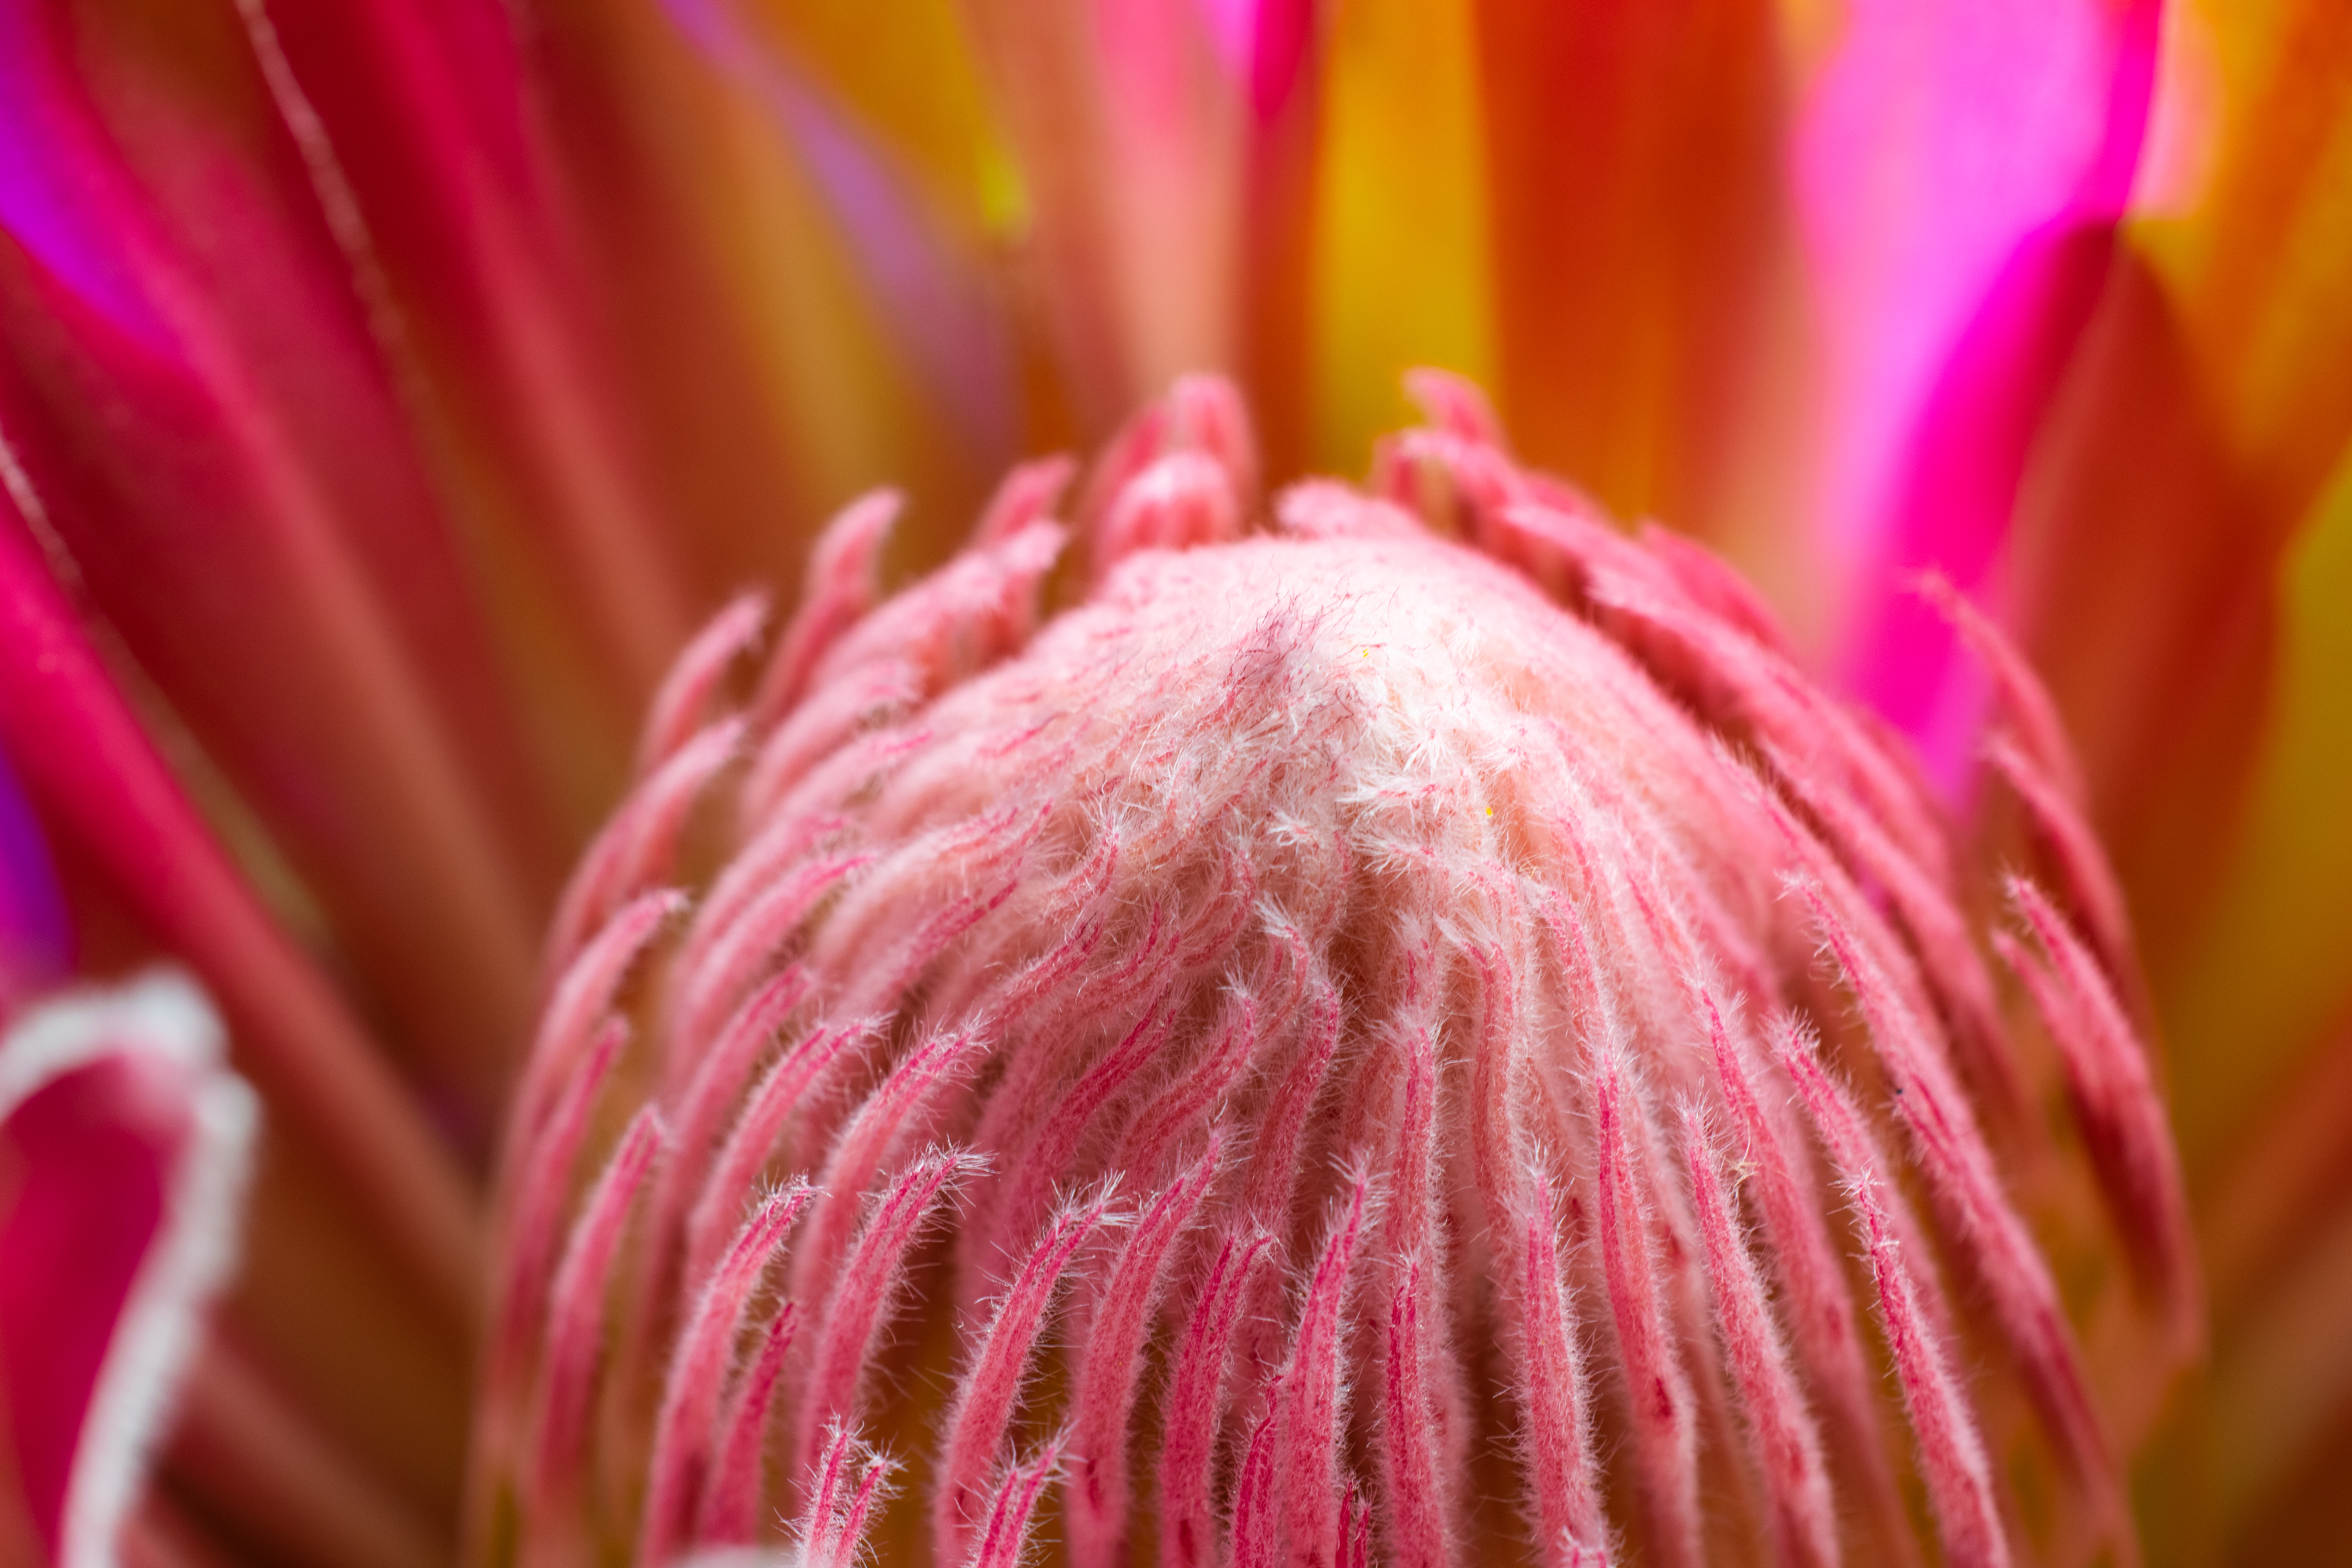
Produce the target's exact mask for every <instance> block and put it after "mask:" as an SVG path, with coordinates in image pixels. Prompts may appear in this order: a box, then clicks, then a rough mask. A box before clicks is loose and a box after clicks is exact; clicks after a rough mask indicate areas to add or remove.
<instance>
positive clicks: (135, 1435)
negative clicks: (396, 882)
mask: <svg viewBox="0 0 2352 1568" xmlns="http://www.w3.org/2000/svg"><path fill="white" fill-rule="evenodd" d="M221 1056H222V1037H221V1027H220V1024H219V1022H218V1021H217V1020H216V1019H215V1017H214V1016H213V1014H212V1011H211V1008H210V1007H209V1006H208V1005H206V1003H205V1000H204V999H203V997H202V996H201V995H200V994H198V993H197V992H196V990H195V988H194V986H192V985H191V984H188V983H187V982H186V981H185V980H183V979H181V978H179V977H177V976H175V975H173V974H170V973H161V974H156V975H152V976H150V977H148V978H146V979H143V980H141V981H137V982H134V983H132V984H130V985H128V986H125V987H123V988H121V989H120V990H116V991H110V992H104V993H89V994H76V995H69V996H68V997H65V998H61V999H60V1000H58V1001H56V1002H53V1003H50V1004H49V1005H46V1006H43V1007H40V1008H37V1009H36V1010H34V1011H33V1012H31V1013H28V1014H26V1016H24V1017H22V1018H21V1019H20V1020H18V1022H17V1023H16V1026H14V1027H13V1028H11V1029H10V1030H9V1032H8V1035H7V1037H6V1038H5V1041H0V1384H5V1387H6V1389H7V1395H8V1397H7V1404H6V1409H5V1418H6V1420H7V1421H8V1423H9V1426H10V1431H9V1434H8V1446H9V1448H10V1450H11V1451H12V1452H13V1454H14V1456H15V1458H16V1468H17V1472H18V1475H17V1478H16V1479H18V1480H19V1481H20V1482H21V1485H22V1489H23V1495H24V1501H25V1504H26V1509H27V1510H28V1511H29V1513H30V1515H31V1523H32V1526H33V1530H34V1532H35V1534H36V1535H37V1537H38V1538H39V1542H40V1545H41V1547H42V1549H43V1551H44V1552H45V1553H46V1560H47V1563H51V1564H53V1565H55V1568H103V1565H105V1564H109V1563H112V1562H113V1561H114V1557H115V1552H116V1542H117V1539H118V1536H119V1535H120V1533H121V1531H122V1529H123V1525H124V1521H125V1518H126V1516H127V1515H128V1513H129V1511H130V1510H131V1507H132V1506H133V1505H134V1504H135V1503H136V1502H137V1501H138V1500H139V1495H140V1492H141V1490H142V1488H143V1486H144V1484H145V1480H146V1468H147V1464H148V1459H149V1456H150V1452H151V1450H152V1447H153V1445H154V1443H155V1442H156V1440H157V1438H158V1437H159V1436H161V1435H162V1434H163V1431H164V1430H165V1429H166V1426H167V1424H168V1422H169V1419H170V1407H171V1405H172V1403H173V1396H174V1394H175V1392H176V1390H177V1388H178V1385H179V1383H180V1380H181V1378H182V1376H183V1374H184V1373H185V1371H186V1369H187V1366H188V1362H189V1358H190V1356H191V1355H192V1354H193V1353H194V1352H195V1351H196V1349H197V1347H198V1344H199V1342H200V1339H201V1336H202V1333H203V1318H204V1314H205V1310H207V1308H208V1307H209V1305H210V1303H211V1300H212V1297H213V1295H214V1293H215V1291H216V1290H218V1289H219V1288H220V1287H221V1285H222V1284H223V1283H224V1282H225V1281H226V1278H227V1275H228V1273H229V1270H230V1267H231V1264H232V1261H233V1258H234V1254H235V1251H236V1225H237V1217H238V1216H237V1210H238V1208H239V1206H240V1205H241V1203H242V1201H243V1195H244V1186H245V1180H246V1172H247V1162H248V1161H249V1159H250V1157H251V1151H252V1144H253V1141H254V1137H255V1133H256V1131H257V1121H258V1111H259V1107H258V1103H257V1100H255V1098H254V1096H253V1094H252V1092H251V1091H250V1090H249V1089H247V1088H246V1086H245V1085H244V1084H243V1083H242V1082H241V1081H239V1080H238V1079H236V1077H234V1076H233V1075H232V1074H230V1073H229V1072H228V1071H227V1069H226V1068H225V1067H224V1066H223V1065H222V1063H221Z"/></svg>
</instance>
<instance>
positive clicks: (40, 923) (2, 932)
mask: <svg viewBox="0 0 2352 1568" xmlns="http://www.w3.org/2000/svg"><path fill="white" fill-rule="evenodd" d="M73 966H74V935H73V925H72V921H71V920H70V918H69V917H68V915H67V913H66V900H65V894H64V893H63V892H62V891H61V890H60V889H58V872H57V866H56V863H55V862H54V861H52V860H51V859H50V858H49V846H48V841H47V838H45V837H43V836H42V833H41V824H40V819H39V818H38V817H37V816H34V815H33V807H32V803H31V802H29V801H27V800H26V798H25V788H24V785H23V784H19V783H18V782H17V779H16V770H15V769H14V768H13V767H11V766H10V765H9V763H8V760H7V756H6V753H5V752H0V1009H7V1010H13V1009H14V1008H16V1006H18V1005H22V1004H23V1003H25V1002H26V1001H28V1000H30V999H31V998H32V997H33V996H35V995H36V994H38V993H40V992H41V991H43V990H45V989H47V987H49V986H51V985H54V984H57V983H58V981H59V980H61V979H63V978H64V977H65V976H66V975H68V974H69V973H72V972H73Z"/></svg>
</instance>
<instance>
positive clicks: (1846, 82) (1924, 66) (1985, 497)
mask: <svg viewBox="0 0 2352 1568" xmlns="http://www.w3.org/2000/svg"><path fill="white" fill-rule="evenodd" d="M2157 19H2158V11H2157V6H2156V5H2154V4H2153V3H2152V0H2120V3H2117V0H2063V3H2061V4H2056V5H2049V4H2033V3H2015V0H2000V3H1998V4H1930V5H1897V4H1888V3H1885V0H1867V3H1864V4H1860V5H1856V6H1855V7H1854V8H1853V12H1852V20H1851V22H1850V25H1849V31H1848V33H1847V36H1846V37H1845V39H1844V40H1843V43H1842V45H1841V46H1840V47H1839V49H1838V51H1837V53H1836V55H1835V56H1834V57H1833V58H1832V60H1831V61H1830V63H1829V64H1828V65H1827V67H1826V68H1824V70H1823V72H1822V77H1821V79H1820V81H1819V83H1818V84H1817V86H1816V88H1815V89H1814V91H1813V93H1812V95H1811V100H1810V101H1809V102H1808V104H1807V105H1806V107H1805V110H1804V112H1803V116H1802V124H1801V129H1800V131H1799V133H1798V137H1797V142H1796V155H1795V162H1796V170H1795V174H1796V182H1797V186H1798V193H1799V206H1800V210H1801V216H1802V219H1803V225H1804V231H1805V244H1806V249H1807V252H1808V259H1809V261H1810V264H1811V268H1812V269H1813V274H1814V278H1815V280H1816V286H1817V292H1816V298H1817V300H1818V301H1819V304H1820V307H1821V309H1822V310H1823V311H1824V313H1825V315H1826V317H1827V321H1826V323H1825V326H1824V329H1823V331H1824V335H1825V343H1824V349H1825V361H1826V363H1825V375H1826V379H1827V383H1828V385H1827V388H1826V405H1825V410H1824V413H1825V421H1824V423H1825V426H1826V428H1825V433H1824V437H1823V439H1824V443H1825V444H1824V447H1823V448H1822V461H1821V468H1820V471H1819V473H1818V474H1817V476H1816V484H1817V487H1818V488H1817V497H1816V499H1817V503H1818V507H1819V515H1820V517H1821V519H1822V522H1821V526H1822V530H1823V543H1824V546H1825V548H1826V549H1827V550H1828V551H1829V552H1830V553H1831V555H1832V558H1833V559H1837V560H1840V561H1843V562H1844V563H1848V564H1847V566H1846V570H1848V571H1849V572H1850V573H1851V574H1852V576H1851V577H1850V578H1849V579H1848V581H1847V582H1846V584H1845V587H1846V590H1847V592H1848V595H1849V598H1848V603H1847V613H1846V616H1845V619H1844V625H1843V633H1844V637H1845V639H1846V643H1847V648H1846V653H1847V660H1848V663H1847V668H1850V669H1852V670H1855V671H1867V672H1868V675H1867V679H1864V681H1863V682H1862V686H1863V690H1862V695H1864V697H1865V698H1866V699H1867V700H1870V701H1871V702H1872V703H1873V704H1874V705H1875V706H1877V707H1878V708H1879V709H1880V710H1881V711H1882V712H1884V713H1885V714H1886V715H1887V716H1888V717H1889V718H1890V719H1892V720H1894V721H1895V722H1896V723H1897V724H1899V725H1900V726H1902V727H1903V728H1905V729H1906V730H1907V731H1910V732H1911V733H1912V734H1913V735H1914V736H1915V737H1916V738H1918V739H1919V740H1920V741H1921V742H1923V751H1924V752H1925V754H1926V761H1927V764H1928V766H1929V768H1930V771H1931V773H1935V774H1936V775H1937V777H1938V780H1939V782H1941V783H1945V784H1951V783H1952V782H1954V781H1955V780H1956V779H1957V778H1958V774H1959V771H1960V769H1961V768H1962V767H1963V766H1964V765H1965V764H1966V763H1967V762H1968V761H1969V758H1970V756H1971V755H1972V753H1973V750H1974V733H1975V729H1976V717H1977V713H1978V710H1980V709H1981V707H1982V704H1983V700H1984V693H1983V691H1982V690H1981V689H1980V688H1979V687H1978V686H1976V685H1974V684H1971V683H1970V678H1969V676H1968V675H1967V674H1966V673H1965V672H1963V671H1961V667H1960V665H1959V662H1958V660H1957V658H1956V657H1955V655H1956V647H1955V644H1954V640H1953V638H1952V636H1951V634H1950V632H1949V631H1948V629H1947V628H1945V627H1944V626H1941V625H1940V624H1939V623H1938V622H1937V619H1936V618H1935V617H1934V616H1931V615H1928V614H1927V613H1926V612H1924V611H1921V610H1917V609H1916V608H1914V607H1912V606H1910V605H1907V604H1898V603H1897V601H1898V600H1900V599H1902V598H1903V597H1904V596H1905V595H1906V584H1907V582H1908V580H1909V578H1910V576H1911V574H1914V573H1916V572H1917V571H1919V570H1922V569H1924V568H1927V567H1931V566H1940V567H1941V568H1942V569H1943V570H1944V571H1945V573H1946V574H1947V575H1948V576H1949V577H1950V578H1951V579H1952V580H1953V581H1954V583H1955V584H1957V585H1958V587H1959V588H1960V589H1961V591H1962V592H1964V593H1968V594H1970V595H1975V596H1981V595H1982V593H1983V591H1984V589H1985V587H1986V584H1988V582H1989V581H1990V574H1991V569H1992V567H1993V565H1994V564H1995V563H1997V561H1998V559H1999V556H2000V546H2001V544H2002V542H2004V540H2005V539H2006V536H2007V532H2008V528H2009V520H2010V514H2011V508H2012V502H2013V500H2014V498H2015V494H2016V489H2017V484H2018V479H2019V477H2020V475H2021V473H2022V471H2023V468H2024V464H2025V458H2026V456H2027V454H2028V452H2029V451H2030V449H2031V446H2032V438H2033V436H2034V433H2035V430H2036V428H2037V427H2038V426H2039V423H2040V420H2041V417H2042V412H2043V409H2044V408H2045V406H2046V405H2047V404H2048V403H2049V401H2050V399H2051V397H2052V395H2053V393H2054V391H2055V389H2056V387H2057V385H2058V384H2059V381H2060V379H2061V377H2062V375H2063V372H2064V369H2065V366H2066V363H2068V360H2069V358H2070V356H2071V354H2072V353H2073V349H2074V341H2075V339H2076V338H2077V336H2078V335H2079V334H2080V332H2081V331H2082V328H2083V326H2084V323H2085V322H2086V321H2088V320H2089V317H2090V313H2091V310H2092V308H2093V307H2094V305H2095V303H2096V300H2097V298H2098V289H2099V283H2100V279H2101V278H2102V276H2103V274H2104V271H2105V257H2106V252H2107V247H2108V246H2109V244H2110V242H2111V239H2112V230H2113V224H2114V221H2115V220H2116V218H2117V217H2118V216H2120V214H2121V212H2122V210H2123V206H2124V204H2125V202H2126V199H2127V197H2128V195H2129V192H2130V186H2131V181H2132V177H2133V174H2134V172H2135V171H2136V169H2137V164H2138V159H2139V148H2140V143H2141V140H2142V133H2143V132H2144V131H2145V129H2146V122H2147V103H2148V95H2149V88H2150V80H2151V78H2152V74H2153V70H2154V61H2155V41H2156V30H2155V29H2156V23H2157Z"/></svg>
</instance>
